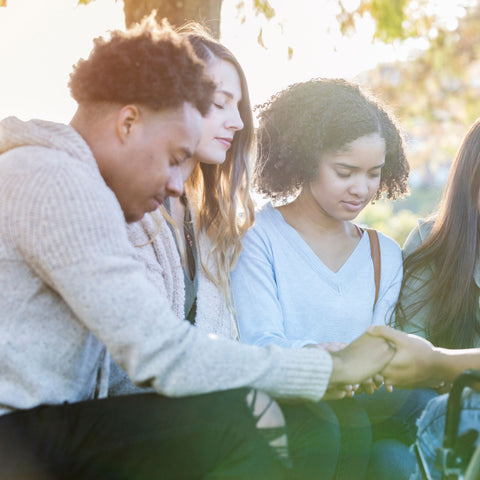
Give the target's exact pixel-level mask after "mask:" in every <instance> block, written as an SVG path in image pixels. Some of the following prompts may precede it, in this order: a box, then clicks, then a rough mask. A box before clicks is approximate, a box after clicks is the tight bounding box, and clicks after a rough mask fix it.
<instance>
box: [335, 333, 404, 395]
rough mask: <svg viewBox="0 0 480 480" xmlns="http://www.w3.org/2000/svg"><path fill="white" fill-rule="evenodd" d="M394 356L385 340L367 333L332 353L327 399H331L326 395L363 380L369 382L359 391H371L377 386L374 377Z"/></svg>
mask: <svg viewBox="0 0 480 480" xmlns="http://www.w3.org/2000/svg"><path fill="white" fill-rule="evenodd" d="M394 353H395V349H394V348H393V347H392V346H391V345H390V344H389V343H388V342H387V341H385V340H384V339H383V338H380V337H375V336H372V335H369V334H368V333H365V334H363V335H361V336H360V337H358V338H357V339H355V340H354V341H353V342H352V343H350V344H349V345H347V346H346V347H345V348H342V349H341V350H338V351H335V352H332V353H331V356H332V359H333V370H332V375H331V377H330V384H329V389H328V390H327V398H331V397H330V396H329V395H330V393H332V394H333V392H335V391H339V390H343V389H345V386H346V385H351V386H356V385H358V384H361V383H362V382H366V381H367V380H370V381H368V382H366V384H365V386H364V387H363V388H364V389H365V388H367V389H368V391H373V389H375V387H376V386H377V385H378V384H380V385H381V379H380V377H375V376H376V375H377V374H379V373H380V372H381V371H382V370H383V369H384V368H385V366H386V365H387V364H388V363H389V362H390V360H391V359H392V358H393V355H394ZM352 388H353V387H352ZM378 388H379V387H378ZM365 391H366V390H365ZM344 396H345V395H344ZM338 398H342V397H338Z"/></svg>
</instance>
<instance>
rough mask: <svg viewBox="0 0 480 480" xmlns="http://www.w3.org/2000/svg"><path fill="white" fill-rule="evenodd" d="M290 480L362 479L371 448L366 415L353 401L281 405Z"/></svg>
mask: <svg viewBox="0 0 480 480" xmlns="http://www.w3.org/2000/svg"><path fill="white" fill-rule="evenodd" d="M281 408H282V410H283V413H284V415H285V420H286V423H287V432H288V445H289V450H290V457H291V460H292V464H293V466H294V469H293V478H295V479H299V480H300V479H301V480H308V479H315V480H329V479H335V480H362V479H363V478H364V475H365V474H366V471H367V467H368V462H369V459H370V452H371V446H372V432H371V428H370V422H369V419H368V416H367V414H366V413H365V411H364V410H363V408H361V407H360V406H359V405H357V404H356V403H355V402H354V401H353V400H345V401H344V400H341V401H333V402H319V403H312V404H309V405H306V404H303V405H284V404H281Z"/></svg>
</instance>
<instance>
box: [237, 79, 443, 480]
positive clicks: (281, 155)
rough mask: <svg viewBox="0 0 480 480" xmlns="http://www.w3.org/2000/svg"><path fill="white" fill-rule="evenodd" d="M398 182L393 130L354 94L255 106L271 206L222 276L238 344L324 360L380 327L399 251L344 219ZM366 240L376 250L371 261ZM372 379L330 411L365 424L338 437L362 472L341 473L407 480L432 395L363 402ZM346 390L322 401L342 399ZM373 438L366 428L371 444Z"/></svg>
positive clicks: (397, 136) (340, 83) (345, 85)
mask: <svg viewBox="0 0 480 480" xmlns="http://www.w3.org/2000/svg"><path fill="white" fill-rule="evenodd" d="M408 173H409V166H408V162H407V160H406V157H405V151H404V144H403V139H402V135H401V133H400V131H399V127H398V126H397V124H396V121H395V120H394V118H393V116H392V115H390V114H389V113H387V111H386V109H385V108H384V107H382V106H381V105H380V104H379V102H378V101H377V100H375V99H374V98H373V97H370V96H368V95H366V94H365V93H363V92H362V90H361V89H360V88H359V87H358V86H357V85H354V84H352V83H349V82H347V81H345V80H340V79H313V80H310V81H307V82H303V83H298V84H294V85H292V86H290V87H289V88H287V89H285V90H283V91H281V92H280V93H278V94H276V95H274V96H273V97H272V98H271V99H270V101H268V102H267V103H266V104H264V105H263V106H262V107H261V110H260V114H259V129H258V159H257V163H256V166H255V177H254V182H255V185H256V187H257V189H258V191H259V192H260V193H262V194H264V195H266V196H267V197H269V198H270V199H271V200H272V201H273V203H268V204H267V205H265V206H264V207H263V208H262V209H261V210H260V212H258V214H257V216H256V222H255V225H254V226H253V228H252V229H250V230H249V232H248V233H247V235H246V236H245V238H244V240H243V250H242V253H241V255H240V259H239V262H238V264H237V266H236V268H235V270H234V272H233V277H232V278H233V288H234V297H235V307H236V311H237V316H238V322H239V330H240V336H241V338H242V341H243V342H246V343H251V344H255V345H267V344H272V343H274V344H277V345H279V346H282V347H287V348H299V347H313V348H322V349H325V350H327V351H334V350H336V349H340V348H343V347H344V346H345V345H346V344H348V343H350V342H351V341H352V340H354V339H355V338H356V337H358V336H359V335H361V334H362V333H363V332H364V331H365V330H366V329H367V327H368V326H370V325H384V324H385V323H387V322H388V320H389V319H390V316H391V314H392V311H393V309H394V306H395V303H396V301H397V298H398V295H399V291H400V285H401V282H402V254H401V249H400V247H399V246H398V245H397V243H396V242H395V241H394V240H392V239H391V238H389V237H387V236H385V235H383V234H381V233H380V232H373V234H372V239H370V234H371V232H369V233H368V234H366V232H365V230H364V229H362V228H360V227H359V226H357V225H356V224H355V223H353V221H354V220H355V218H356V217H357V216H358V214H359V213H360V212H361V211H362V210H363V209H364V208H365V207H366V206H367V205H368V204H369V203H370V202H371V201H373V200H376V199H378V198H380V197H381V196H386V197H387V198H389V199H393V200H394V199H396V198H398V197H399V196H402V195H403V194H404V193H406V191H407V183H406V182H407V177H408ZM375 239H377V242H378V247H379V250H380V252H379V253H378V255H377V258H376V259H375V258H374V257H375V254H374V253H373V252H374V251H375ZM374 264H376V265H377V267H375V266H374ZM375 268H377V269H378V273H377V274H376V275H375ZM378 274H379V277H380V278H379V279H378ZM252 300H254V301H252ZM382 381H383V379H382V378H381V377H377V378H375V379H372V380H371V381H369V382H367V383H365V384H364V385H362V386H361V387H360V388H359V389H358V390H357V392H356V393H357V396H356V397H355V398H354V399H344V400H339V401H333V402H332V405H334V410H335V411H336V413H337V416H338V417H339V420H340V423H342V419H346V418H349V420H348V422H351V415H356V417H357V418H358V419H361V420H359V422H364V423H365V428H364V430H363V431H362V432H360V429H357V431H353V430H352V431H350V432H347V433H346V434H345V436H347V435H348V436H349V443H350V447H349V448H350V449H354V448H356V449H357V450H356V452H361V451H362V452H363V453H364V455H363V458H364V463H363V464H362V463H361V462H360V461H358V462H356V463H355V465H354V467H353V468H352V471H355V474H356V476H355V478H363V477H362V472H366V471H367V470H369V472H370V473H368V477H369V478H408V473H409V472H408V468H410V467H409V466H411V467H412V468H413V458H411V457H410V456H409V455H410V454H409V452H408V448H407V446H406V445H405V444H406V443H409V442H410V441H413V440H414V433H415V419H416V417H417V416H418V415H419V413H420V409H421V406H423V405H424V404H425V403H426V401H427V400H428V399H429V398H430V397H431V396H432V395H434V394H435V392H433V391H432V392H430V391H427V392H423V391H422V392H416V393H415V394H412V395H410V393H409V392H408V393H403V392H402V393H399V394H397V393H396V392H395V394H393V395H392V394H390V393H389V392H386V391H385V389H384V388H382V389H381V391H379V392H375V395H373V397H370V396H366V395H358V394H359V393H360V392H361V391H362V390H363V391H364V392H366V393H373V391H374V390H377V389H378V388H379V387H380V386H381V384H382ZM354 390H355V387H352V388H351V389H349V388H347V389H346V390H345V391H343V392H331V394H332V396H333V397H335V396H336V397H337V398H339V397H342V396H345V395H346V396H352V395H353V393H354ZM387 395H388V397H387ZM424 396H425V397H426V398H425V399H424V398H423V397H424ZM379 404H381V407H380V409H379V408H378V407H379ZM385 406H389V407H388V408H386V407H385ZM389 409H390V410H389ZM400 409H402V413H399V412H397V410H400ZM379 410H380V411H382V415H383V414H385V421H387V420H388V422H387V424H385V425H387V427H388V428H387V431H386V432H384V433H382V436H385V437H387V439H388V440H387V442H389V444H388V447H385V445H386V444H385V443H380V444H378V445H376V447H375V448H376V450H375V451H377V450H378V451H381V452H382V453H381V455H380V454H379V455H377V456H374V457H372V460H371V461H370V468H368V463H369V460H368V459H369V457H370V453H369V442H368V441H367V440H365V438H366V437H365V435H366V434H365V430H368V429H369V428H370V423H371V422H373V420H375V422H378V419H377V418H376V417H375V419H374V418H373V417H372V415H373V416H375V414H376V413H378V411H379ZM406 410H407V411H406ZM345 412H348V413H347V414H346V413H345ZM352 412H355V413H352ZM386 412H387V413H386ZM366 413H369V417H370V418H368V417H366ZM397 413H398V414H399V415H401V423H402V424H405V425H407V426H408V427H409V429H408V431H404V430H403V429H402V430H401V431H400V432H398V436H397V435H396V434H394V432H393V430H391V431H390V430H389V428H390V426H391V425H392V422H393V420H394V419H396V415H397ZM365 417H366V418H367V420H366V421H365ZM389 417H391V418H389ZM382 420H383V419H382ZM378 432H380V428H377V426H376V427H375V429H374V432H373V433H374V439H376V438H377V437H376V435H377V434H378V435H380V434H379V433H378ZM391 436H395V439H394V440H392V438H390V437H391ZM352 439H354V440H352ZM355 440H356V441H357V444H356V445H357V446H356V447H354V446H352V445H355ZM398 440H401V441H398ZM391 442H393V443H394V444H395V447H393V446H392V445H391ZM392 452H393V454H394V455H392ZM399 452H402V453H399ZM387 453H389V455H387ZM346 456H350V457H353V456H354V455H352V452H350V454H349V455H346ZM356 456H357V457H359V456H360V455H356ZM377 457H378V459H380V460H381V461H382V462H383V460H384V459H386V458H388V459H391V458H392V457H394V458H395V459H396V458H399V459H400V458H401V459H402V460H401V463H402V464H403V465H400V464H399V466H398V468H396V465H395V468H392V465H393V464H392V463H391V464H390V465H388V472H385V473H382V468H383V467H382V465H378V464H377V463H378V462H376V460H375V458H377ZM403 459H406V460H403ZM389 461H390V460H389ZM395 463H396V462H395ZM390 470H395V474H396V475H398V477H392V475H393V473H392V472H391V471H390ZM382 475H385V476H382Z"/></svg>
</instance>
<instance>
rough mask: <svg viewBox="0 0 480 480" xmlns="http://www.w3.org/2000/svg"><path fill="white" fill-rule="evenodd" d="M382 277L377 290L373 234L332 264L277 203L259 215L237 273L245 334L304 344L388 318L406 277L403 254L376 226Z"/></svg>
mask: <svg viewBox="0 0 480 480" xmlns="http://www.w3.org/2000/svg"><path fill="white" fill-rule="evenodd" d="M378 236H379V240H380V251H381V282H380V290H379V296H378V300H377V303H376V306H375V309H374V310H373V311H372V307H373V303H374V298H375V281H374V273H373V262H372V258H371V254H370V242H369V238H368V235H363V236H362V238H361V239H360V241H359V243H358V245H357V246H356V248H355V250H354V251H353V252H352V254H351V255H350V257H349V258H348V259H347V261H346V262H345V264H344V265H343V266H342V267H341V268H340V270H338V272H333V271H332V270H330V269H329V268H328V267H327V266H326V265H325V264H324V263H323V262H322V261H321V260H320V258H319V257H318V256H317V255H316V254H315V253H314V252H313V250H312V249H311V248H310V247H309V246H308V244H307V243H306V242H305V241H304V240H303V238H302V237H301V236H300V234H299V233H298V232H297V231H296V230H295V229H294V228H293V227H291V226H290V225H289V224H288V223H287V222H286V221H285V220H284V218H283V216H282V214H281V213H280V212H279V211H278V210H276V209H275V208H273V206H272V205H271V204H267V205H265V206H264V207H263V208H262V209H261V211H260V212H259V213H258V214H257V215H256V220H255V225H254V226H253V227H252V228H251V229H250V230H249V231H248V232H247V235H246V236H245V237H244V239H243V242H242V245H243V247H242V253H241V255H240V259H239V262H238V264H237V266H236V268H235V270H234V271H233V274H232V283H233V292H234V298H235V309H236V312H237V321H238V325H239V330H240V338H241V340H242V342H245V343H250V344H254V345H262V346H263V345H269V344H276V345H280V346H282V347H287V348H299V347H302V346H304V345H307V344H316V343H321V342H345V343H349V342H351V341H352V340H354V339H355V338H356V337H358V336H359V335H361V334H362V333H364V332H365V330H366V328H367V327H368V326H369V325H378V324H384V323H385V322H386V321H387V320H389V317H390V315H391V313H392V310H393V307H394V305H395V303H396V301H397V298H398V295H399V291H400V286H401V282H402V274H403V268H402V254H401V250H400V247H399V246H398V244H397V243H396V242H395V241H394V240H392V239H391V238H389V237H387V236H385V235H382V234H381V233H380V232H379V234H378Z"/></svg>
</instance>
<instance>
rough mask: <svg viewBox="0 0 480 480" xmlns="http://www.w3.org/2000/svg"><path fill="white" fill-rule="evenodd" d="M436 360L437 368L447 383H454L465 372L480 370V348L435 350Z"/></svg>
mask: <svg viewBox="0 0 480 480" xmlns="http://www.w3.org/2000/svg"><path fill="white" fill-rule="evenodd" d="M434 358H435V368H436V369H438V370H439V373H440V375H441V376H442V377H443V378H444V379H445V380H446V381H453V380H454V379H455V378H456V377H458V375H460V373H462V372H463V371H464V370H468V369H480V348H468V349H464V350H449V349H446V348H435V353H434Z"/></svg>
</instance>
